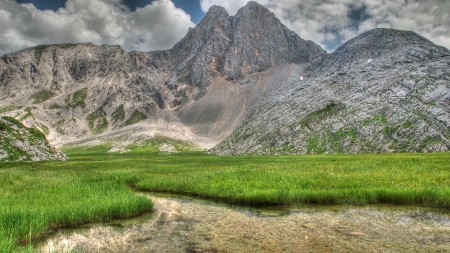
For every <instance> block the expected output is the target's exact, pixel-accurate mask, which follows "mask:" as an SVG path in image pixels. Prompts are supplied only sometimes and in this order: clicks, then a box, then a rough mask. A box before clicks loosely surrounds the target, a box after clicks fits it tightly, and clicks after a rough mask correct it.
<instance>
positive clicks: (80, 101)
mask: <svg viewBox="0 0 450 253" xmlns="http://www.w3.org/2000/svg"><path fill="white" fill-rule="evenodd" d="M86 96H87V88H83V89H81V90H77V91H75V92H74V93H73V95H72V101H71V102H70V105H71V106H72V107H77V106H81V107H83V108H85V107H86V104H85V102H84V100H85V99H86ZM68 99H70V96H69V97H68ZM67 102H68V100H67V98H66V103H67Z"/></svg>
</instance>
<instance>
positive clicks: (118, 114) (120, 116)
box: [111, 104, 125, 124]
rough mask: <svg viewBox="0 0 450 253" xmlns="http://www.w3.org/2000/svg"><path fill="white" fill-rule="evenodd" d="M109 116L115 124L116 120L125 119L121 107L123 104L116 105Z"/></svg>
mask: <svg viewBox="0 0 450 253" xmlns="http://www.w3.org/2000/svg"><path fill="white" fill-rule="evenodd" d="M111 117H112V119H113V124H115V123H116V122H117V121H119V122H120V121H122V120H124V119H125V110H124V109H123V104H121V105H120V106H119V107H117V109H116V110H114V112H113V113H112V114H111Z"/></svg>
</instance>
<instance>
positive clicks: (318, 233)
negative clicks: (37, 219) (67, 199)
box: [41, 195, 450, 252]
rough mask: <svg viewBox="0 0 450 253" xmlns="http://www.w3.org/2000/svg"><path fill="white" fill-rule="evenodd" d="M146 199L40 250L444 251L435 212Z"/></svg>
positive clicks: (443, 216)
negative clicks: (144, 205) (131, 212)
mask: <svg viewBox="0 0 450 253" xmlns="http://www.w3.org/2000/svg"><path fill="white" fill-rule="evenodd" d="M149 198H151V199H152V200H153V201H155V207H154V212H153V213H150V214H146V215H143V216H140V217H136V218H133V219H124V220H114V221H111V222H108V223H102V224H100V223H99V224H88V225H85V226H83V227H80V228H76V229H65V230H64V229H62V230H60V231H58V232H57V233H56V234H55V235H54V236H53V237H51V238H49V239H48V240H47V241H45V242H44V243H43V245H42V247H41V252H61V251H76V252H450V214H449V213H448V212H442V211H439V210H434V209H428V208H422V207H420V208H419V207H402V206H367V207H354V206H350V207H349V206H327V207H317V206H309V207H277V208H248V207H242V206H229V205H225V204H219V203H215V202H211V201H205V200H199V199H193V198H186V197H180V196H168V195H166V196H163V195H149Z"/></svg>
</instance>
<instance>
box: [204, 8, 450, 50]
mask: <svg viewBox="0 0 450 253" xmlns="http://www.w3.org/2000/svg"><path fill="white" fill-rule="evenodd" d="M246 2H247V1H246V0H200V4H201V6H202V10H204V11H207V9H208V8H209V7H210V6H212V5H222V6H224V7H225V8H226V9H227V10H228V12H229V13H230V15H234V14H235V13H236V11H237V10H238V9H239V8H241V7H242V6H244V5H245V4H246ZM256 2H258V3H260V4H262V5H264V6H266V7H267V8H268V9H269V10H270V11H272V12H273V13H275V15H276V16H277V17H278V18H279V19H280V20H281V22H283V24H285V25H286V26H287V27H289V28H290V29H291V30H293V31H295V32H297V34H299V35H300V37H302V38H304V39H309V40H312V41H314V42H316V43H317V44H319V45H321V46H322V47H323V48H325V49H328V50H334V49H335V47H336V46H339V45H340V44H341V43H343V42H345V41H347V40H349V39H351V38H353V37H355V36H357V35H359V34H361V33H363V32H365V31H368V30H371V29H374V28H377V27H384V28H395V29H401V30H412V31H415V32H417V33H419V34H420V35H422V36H424V37H427V38H428V39H430V40H431V41H433V42H434V43H436V44H438V45H441V46H445V47H447V48H450V1H448V0H428V1H426V0H321V1H317V0H301V1H300V0H256ZM359 8H365V9H364V10H365V13H366V14H367V17H366V18H367V19H364V20H361V21H360V22H357V25H356V26H355V20H354V19H352V18H351V17H350V16H349V14H350V13H351V12H352V11H355V10H357V9H359Z"/></svg>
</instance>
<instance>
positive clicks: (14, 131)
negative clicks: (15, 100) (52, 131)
mask: <svg viewBox="0 0 450 253" xmlns="http://www.w3.org/2000/svg"><path fill="white" fill-rule="evenodd" d="M0 140H1V141H0V144H1V146H0V161H1V162H13V161H44V160H62V161H66V160H67V156H66V155H65V154H64V153H63V152H61V151H59V150H56V149H54V148H53V147H51V146H50V145H49V144H48V141H47V140H46V139H45V135H44V134H43V133H41V132H40V131H38V130H36V129H34V128H26V127H25V126H24V125H22V124H21V123H20V122H19V121H18V120H16V119H14V118H10V117H0Z"/></svg>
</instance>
